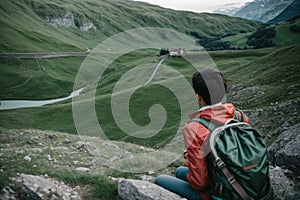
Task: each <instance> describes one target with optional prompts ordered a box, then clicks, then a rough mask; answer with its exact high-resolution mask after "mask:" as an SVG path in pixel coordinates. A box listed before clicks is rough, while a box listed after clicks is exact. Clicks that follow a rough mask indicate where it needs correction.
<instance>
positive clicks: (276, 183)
mask: <svg viewBox="0 0 300 200" xmlns="http://www.w3.org/2000/svg"><path fill="white" fill-rule="evenodd" d="M270 179H271V184H272V188H273V192H274V199H276V200H296V199H300V193H299V192H297V189H296V187H297V186H296V185H295V184H294V182H293V181H291V180H290V179H288V178H287V176H286V175H285V174H284V173H283V170H282V169H281V168H280V167H270Z"/></svg>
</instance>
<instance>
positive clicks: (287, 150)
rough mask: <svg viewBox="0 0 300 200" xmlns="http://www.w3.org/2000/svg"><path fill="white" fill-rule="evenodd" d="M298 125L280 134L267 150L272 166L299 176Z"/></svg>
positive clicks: (299, 136) (299, 131)
mask: <svg viewBox="0 0 300 200" xmlns="http://www.w3.org/2000/svg"><path fill="white" fill-rule="evenodd" d="M299 133H300V123H299V124H296V125H294V126H292V127H290V128H289V129H288V130H286V131H284V132H283V133H281V134H280V135H279V136H278V138H277V140H275V142H273V144H272V145H271V146H270V147H269V148H268V153H269V158H270V161H271V163H272V164H273V165H276V166H280V167H281V168H284V169H289V170H291V171H293V172H295V173H296V175H299V174H300V162H299V161H300V134H299Z"/></svg>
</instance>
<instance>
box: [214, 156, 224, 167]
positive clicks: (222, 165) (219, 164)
mask: <svg viewBox="0 0 300 200" xmlns="http://www.w3.org/2000/svg"><path fill="white" fill-rule="evenodd" d="M216 163H217V165H218V167H219V168H220V169H223V168H224V167H225V163H224V162H223V161H222V160H221V159H220V158H217V159H216Z"/></svg>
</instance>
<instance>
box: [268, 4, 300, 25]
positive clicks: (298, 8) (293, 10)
mask: <svg viewBox="0 0 300 200" xmlns="http://www.w3.org/2000/svg"><path fill="white" fill-rule="evenodd" d="M299 15H300V0H295V1H293V2H292V3H291V4H290V5H289V6H288V7H287V8H286V9H284V10H283V11H282V12H281V13H280V14H279V15H277V16H276V17H275V18H274V19H272V20H270V21H269V23H277V22H282V21H287V20H289V19H291V18H293V17H296V16H299Z"/></svg>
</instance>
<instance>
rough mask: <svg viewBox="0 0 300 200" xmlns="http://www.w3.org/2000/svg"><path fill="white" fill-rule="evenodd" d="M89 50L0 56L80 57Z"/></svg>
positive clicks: (1, 54)
mask: <svg viewBox="0 0 300 200" xmlns="http://www.w3.org/2000/svg"><path fill="white" fill-rule="evenodd" d="M89 53H90V52H44V53H0V58H58V57H81V56H87V55H88V54H89Z"/></svg>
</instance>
